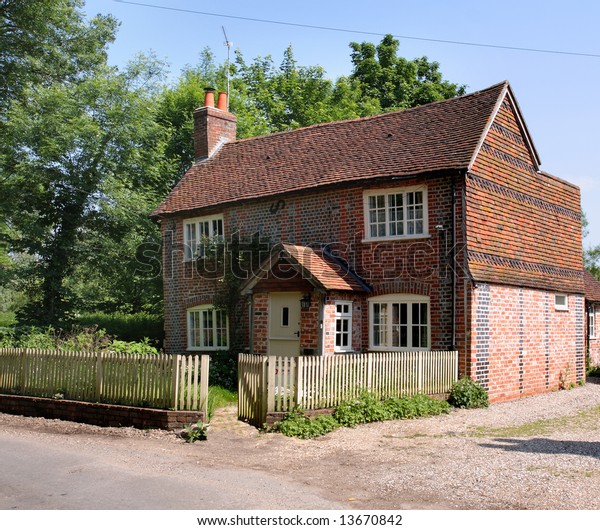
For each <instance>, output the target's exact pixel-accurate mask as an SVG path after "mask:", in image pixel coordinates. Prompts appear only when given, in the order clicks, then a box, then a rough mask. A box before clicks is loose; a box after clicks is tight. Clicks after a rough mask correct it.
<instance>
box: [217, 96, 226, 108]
mask: <svg viewBox="0 0 600 530" xmlns="http://www.w3.org/2000/svg"><path fill="white" fill-rule="evenodd" d="M217 108H218V109H221V110H224V111H226V112H227V92H219V99H218V100H217Z"/></svg>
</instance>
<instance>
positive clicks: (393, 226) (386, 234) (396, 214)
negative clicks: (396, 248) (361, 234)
mask: <svg viewBox="0 0 600 530" xmlns="http://www.w3.org/2000/svg"><path fill="white" fill-rule="evenodd" d="M363 202H364V212H365V239H366V240H389V239H410V238H416V237H427V236H429V234H428V230H429V228H428V225H429V223H428V214H427V188H426V187H424V186H419V187H412V188H395V189H385V190H371V191H366V192H365V193H364V194H363Z"/></svg>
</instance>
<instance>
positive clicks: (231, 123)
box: [194, 88, 237, 162]
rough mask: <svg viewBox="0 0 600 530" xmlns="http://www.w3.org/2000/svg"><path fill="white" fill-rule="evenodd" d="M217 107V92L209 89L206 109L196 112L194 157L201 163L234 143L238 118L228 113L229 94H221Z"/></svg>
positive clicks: (205, 99)
mask: <svg viewBox="0 0 600 530" xmlns="http://www.w3.org/2000/svg"><path fill="white" fill-rule="evenodd" d="M218 101H219V105H218V107H215V106H214V105H215V91H214V89H212V88H207V89H206V90H205V94H204V107H201V108H199V109H196V110H195V111H194V156H195V158H196V162H200V161H202V160H205V159H207V158H210V157H211V156H212V155H214V154H215V153H216V152H217V151H218V150H219V149H220V148H221V146H222V145H223V144H226V143H227V142H233V141H234V140H235V134H236V122H237V118H236V117H235V116H234V115H233V114H231V113H230V112H227V94H226V93H225V92H219V100H218Z"/></svg>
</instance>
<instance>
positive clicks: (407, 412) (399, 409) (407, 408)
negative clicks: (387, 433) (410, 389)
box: [384, 394, 451, 420]
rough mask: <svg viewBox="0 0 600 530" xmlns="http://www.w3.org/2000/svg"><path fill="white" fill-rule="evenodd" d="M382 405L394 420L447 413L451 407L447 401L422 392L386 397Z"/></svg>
mask: <svg viewBox="0 0 600 530" xmlns="http://www.w3.org/2000/svg"><path fill="white" fill-rule="evenodd" d="M384 406H385V408H386V411H387V413H388V415H389V416H390V418H392V419H396V420H408V419H413V418H421V417H426V416H437V415H438V414H447V413H448V412H449V411H450V408H451V407H450V405H449V404H448V402H447V401H443V400H441V399H434V398H431V397H429V396H426V395H424V394H417V395H415V396H412V397H402V398H388V399H386V400H385V402H384Z"/></svg>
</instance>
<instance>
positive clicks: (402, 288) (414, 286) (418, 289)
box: [371, 281, 430, 296]
mask: <svg viewBox="0 0 600 530" xmlns="http://www.w3.org/2000/svg"><path fill="white" fill-rule="evenodd" d="M429 291H430V285H429V284H428V283H424V282H410V281H408V282H407V281H404V282H403V281H395V282H383V283H379V284H377V285H375V286H374V287H373V292H372V293H371V296H382V295H384V294H396V293H404V294H418V295H421V296H429Z"/></svg>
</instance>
